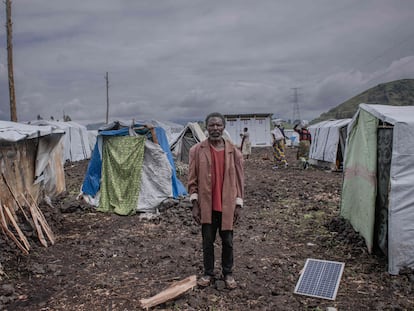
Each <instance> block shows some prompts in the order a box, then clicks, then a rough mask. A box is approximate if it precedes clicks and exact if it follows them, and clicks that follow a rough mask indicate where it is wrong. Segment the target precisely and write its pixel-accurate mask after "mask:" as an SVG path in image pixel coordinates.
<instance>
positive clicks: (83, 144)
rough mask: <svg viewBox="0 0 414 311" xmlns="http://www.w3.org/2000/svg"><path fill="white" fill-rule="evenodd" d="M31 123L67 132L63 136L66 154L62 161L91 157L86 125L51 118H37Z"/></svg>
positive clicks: (74, 160)
mask: <svg viewBox="0 0 414 311" xmlns="http://www.w3.org/2000/svg"><path fill="white" fill-rule="evenodd" d="M30 124H33V125H39V126H50V127H53V128H55V129H61V130H63V131H64V132H65V135H64V137H63V147H64V154H63V158H62V162H63V163H65V162H66V161H70V162H76V161H81V160H85V159H89V158H90V157H91V147H90V146H89V135H88V131H87V129H86V127H85V126H83V125H81V124H78V123H76V122H73V121H68V122H60V121H50V120H35V121H31V122H30Z"/></svg>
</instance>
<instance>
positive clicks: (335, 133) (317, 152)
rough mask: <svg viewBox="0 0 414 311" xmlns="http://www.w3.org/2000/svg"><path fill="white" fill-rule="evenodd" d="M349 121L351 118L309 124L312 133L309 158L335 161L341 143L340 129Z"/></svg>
mask: <svg viewBox="0 0 414 311" xmlns="http://www.w3.org/2000/svg"><path fill="white" fill-rule="evenodd" d="M349 122H351V119H340V120H329V121H322V122H319V123H317V124H313V125H311V126H309V131H310V132H311V135H312V144H311V147H310V150H309V159H315V160H319V161H324V162H330V163H335V162H336V159H337V153H338V147H339V144H340V129H341V128H342V127H346V126H347V125H348V124H349Z"/></svg>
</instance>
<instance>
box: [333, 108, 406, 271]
mask: <svg viewBox="0 0 414 311" xmlns="http://www.w3.org/2000/svg"><path fill="white" fill-rule="evenodd" d="M361 112H365V113H367V114H369V115H371V117H372V118H376V119H377V120H381V121H383V122H387V123H389V124H391V125H393V126H394V128H393V141H392V159H391V169H390V189H389V206H388V208H389V209H388V272H389V273H391V274H398V273H399V271H400V270H401V269H402V268H404V267H408V268H414V135H413V133H414V106H385V105H367V104H361V105H360V106H359V112H357V114H356V116H355V117H354V119H353V121H352V122H351V124H350V125H349V127H348V140H347V148H346V159H345V161H346V163H345V169H346V170H349V169H350V168H352V164H354V165H356V164H360V163H364V162H365V161H366V160H365V159H364V157H365V158H367V157H372V154H367V153H363V152H361V151H362V150H364V149H365V147H364V146H363V145H362V143H364V142H366V143H368V142H369V144H376V139H377V138H376V137H372V136H371V135H370V137H366V140H365V141H362V142H361V141H360V142H359V143H358V140H356V139H353V138H352V137H353V136H354V135H356V132H357V131H358V128H359V127H360V126H361V125H362V124H361V122H359V121H358V120H359V118H358V116H359V115H360V114H361ZM377 122H378V121H377ZM368 139H370V141H368ZM366 150H367V151H369V152H370V153H372V152H375V154H376V150H373V149H371V148H370V149H366ZM357 152H359V153H360V155H361V156H360V157H359V158H358V159H357V158H355V159H354V162H351V159H348V155H349V157H351V158H352V156H351V155H350V154H352V153H355V155H356V153H357ZM348 168H349V169H348ZM373 170H374V172H375V168H374V169H373ZM361 173H364V171H362V172H361ZM345 174H346V173H345ZM348 174H349V173H348ZM355 178H357V176H355ZM358 178H364V174H359V177H358ZM345 180H346V175H345ZM345 180H344V185H343V192H342V200H341V202H342V205H341V214H343V213H344V214H346V215H347V216H348V217H350V214H351V213H350V210H349V207H348V208H347V207H346V205H349V204H352V203H351V202H350V201H349V200H351V199H352V198H351V197H352V196H354V197H355V198H354V204H355V208H354V211H355V212H357V209H358V210H360V213H361V212H362V211H363V210H365V209H366V208H367V207H366V205H365V204H364V201H363V198H364V197H366V196H372V195H373V194H372V192H374V191H376V189H375V187H370V188H369V189H366V190H365V191H362V189H359V190H358V189H356V188H357V187H356V186H355V187H354V188H355V189H354V190H353V191H355V192H353V191H352V190H351V189H348V190H346V188H347V185H346V183H345ZM348 184H349V183H348ZM344 191H345V193H344ZM370 191H371V193H370ZM343 204H345V205H343ZM370 208H371V207H370ZM347 210H348V211H347ZM352 218H353V219H354V220H353V221H351V223H353V224H354V223H356V219H355V218H356V216H352ZM370 222H371V221H370ZM360 223H361V224H360V227H361V228H362V227H364V224H363V223H362V220H361V221H360ZM366 225H367V226H370V225H371V224H370V223H367V224H366ZM364 230H365V231H366V229H364Z"/></svg>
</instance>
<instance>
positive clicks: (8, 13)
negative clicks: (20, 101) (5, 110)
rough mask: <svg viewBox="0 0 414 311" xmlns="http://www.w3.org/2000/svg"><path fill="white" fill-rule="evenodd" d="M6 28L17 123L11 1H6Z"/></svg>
mask: <svg viewBox="0 0 414 311" xmlns="http://www.w3.org/2000/svg"><path fill="white" fill-rule="evenodd" d="M6 19H7V23H6V28H7V63H8V73H9V97H10V120H11V121H14V122H17V112H16V95H15V91H14V75H13V43H12V19H11V0H6Z"/></svg>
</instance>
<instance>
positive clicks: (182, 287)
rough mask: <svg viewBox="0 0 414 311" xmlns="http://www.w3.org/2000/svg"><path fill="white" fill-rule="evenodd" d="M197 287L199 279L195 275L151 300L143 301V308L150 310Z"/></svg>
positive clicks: (175, 284)
mask: <svg viewBox="0 0 414 311" xmlns="http://www.w3.org/2000/svg"><path fill="white" fill-rule="evenodd" d="M196 285H197V278H196V276H195V275H191V276H189V277H187V278H185V279H183V280H181V281H178V282H174V283H173V284H172V285H171V286H169V287H168V288H166V289H165V290H163V291H162V292H160V293H158V294H156V295H154V296H152V297H150V298H146V299H141V300H140V303H141V306H142V308H145V309H146V310H148V308H151V307H154V306H156V305H159V304H161V303H163V302H166V301H168V300H171V299H173V298H175V297H177V296H179V295H181V294H183V293H185V292H186V291H187V290H189V289H192V288H193V287H195V286H196Z"/></svg>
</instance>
